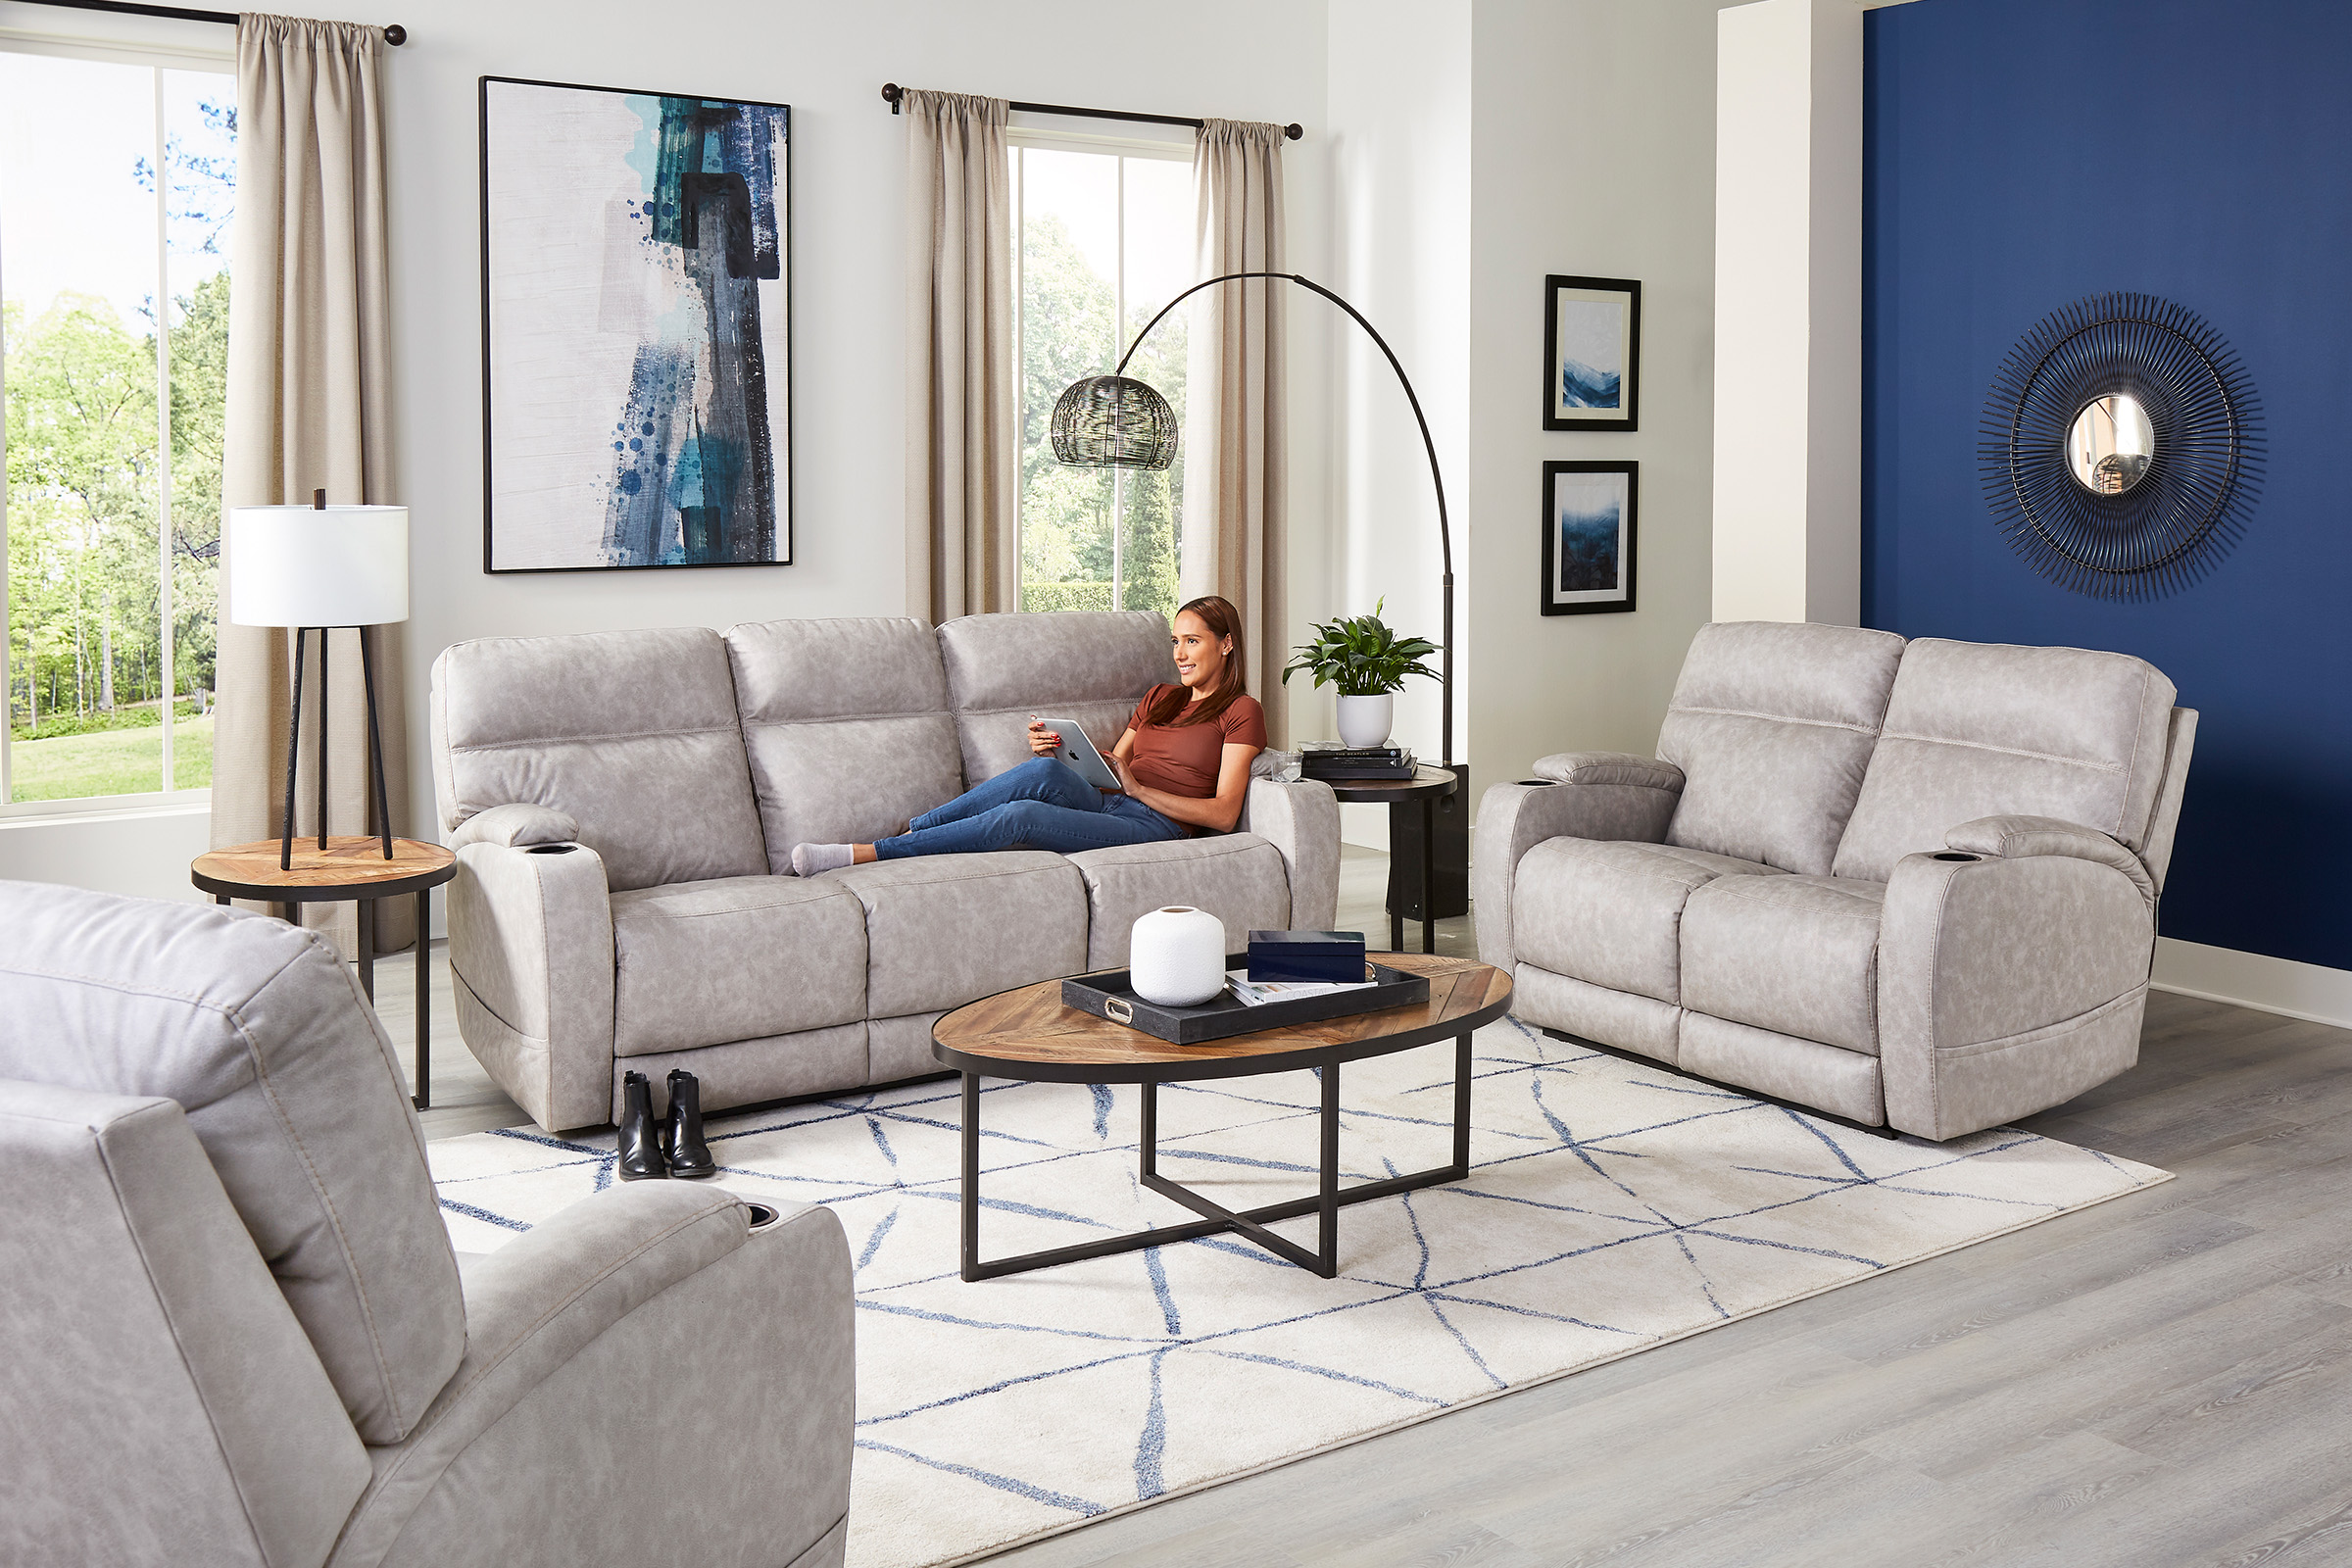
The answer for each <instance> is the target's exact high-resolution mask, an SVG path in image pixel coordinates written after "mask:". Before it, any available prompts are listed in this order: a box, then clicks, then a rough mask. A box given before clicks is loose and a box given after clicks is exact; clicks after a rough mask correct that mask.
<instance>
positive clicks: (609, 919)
mask: <svg viewBox="0 0 2352 1568" xmlns="http://www.w3.org/2000/svg"><path fill="white" fill-rule="evenodd" d="M449 969H450V975H451V978H452V980H453V982H454V984H453V986H452V989H453V991H454V992H455V993H456V1000H457V1008H458V1026H459V1029H460V1031H461V1033H463V1034H464V1036H465V1039H466V1047H467V1049H468V1050H470V1051H471V1052H472V1053H473V1054H474V1056H475V1057H476V1058H477V1059H479V1060H480V1062H481V1064H482V1066H483V1067H484V1068H485V1069H487V1070H488V1072H489V1073H490V1076H491V1077H493V1078H495V1079H497V1080H498V1082H499V1084H500V1085H501V1086H502V1087H503V1088H504V1089H505V1090H506V1091H507V1093H508V1094H510V1095H513V1096H514V1097H515V1103H516V1104H518V1105H520V1106H521V1107H522V1108H523V1109H524V1110H527V1111H529V1112H530V1113H531V1116H532V1119H533V1120H535V1121H537V1122H538V1123H539V1125H540V1126H542V1127H550V1128H557V1127H585V1126H588V1125H591V1124H593V1123H596V1122H599V1121H602V1120H603V1119H604V1115H605V1108H604V1107H605V1101H606V1097H607V1091H608V1087H609V1085H610V1084H611V1082H612V1077H613V909H612V903H611V896H610V895H609V894H608V893H607V891H606V888H605V866H604V861H603V860H602V859H601V858H599V857H598V856H597V853H596V852H595V851H594V850H591V849H586V848H573V849H570V850H567V851H564V853H561V854H549V853H540V852H537V851H534V850H530V849H502V848H501V847H499V846H497V845H495V844H468V845H466V847H465V848H464V849H462V850H460V851H458V875H457V880H455V881H454V882H452V883H450V884H449Z"/></svg>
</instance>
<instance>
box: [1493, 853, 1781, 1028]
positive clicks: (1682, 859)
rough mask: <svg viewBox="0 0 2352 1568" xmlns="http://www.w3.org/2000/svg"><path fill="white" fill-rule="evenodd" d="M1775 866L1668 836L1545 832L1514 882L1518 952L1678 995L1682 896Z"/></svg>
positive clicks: (1554, 966) (1555, 966) (1655, 993)
mask: <svg viewBox="0 0 2352 1568" xmlns="http://www.w3.org/2000/svg"><path fill="white" fill-rule="evenodd" d="M1779 874H1780V873H1778V872H1776V871H1774V870H1773V869H1772V867H1770V866H1766V865H1758V864H1756V863H1755V862H1754V861H1752V860H1740V859H1734V858H1731V857H1730V856H1723V855H1710V854H1708V853H1706V852H1705V851H1702V850H1691V849H1687V848H1682V847H1679V846H1675V845H1667V844H1624V843H1615V844H1611V843H1600V842H1597V841H1595V840H1593V839H1567V838H1561V839H1545V840H1544V842H1543V843H1541V844H1539V845H1537V846H1536V847H1535V848H1534V849H1532V850H1530V851H1528V852H1527V855H1526V857H1525V858H1523V859H1521V860H1520V862H1519V874H1518V876H1517V877H1516V878H1514V879H1513V882H1512V893H1511V923H1512V930H1513V932H1514V933H1515V934H1516V941H1517V947H1518V953H1519V956H1520V957H1521V958H1523V959H1525V960H1526V961H1528V962H1530V963H1533V964H1536V965H1538V966H1539V967H1542V968H1545V969H1549V970H1550V971H1551V972H1552V973H1554V974H1564V975H1567V976H1569V977H1570V978H1572V979H1577V980H1584V981H1588V982H1590V983H1591V984H1593V985H1596V986H1607V987H1608V988H1610V989H1611V990H1613V991H1631V992H1634V993H1636V994H1637V995H1640V996H1644V997H1654V998H1656V999H1657V1000H1658V1001H1660V1002H1671V1003H1674V1004H1676V1005H1680V1004H1681V1002H1682V920H1683V907H1684V905H1685V904H1686V903H1687V902H1689V900H1690V898H1691V894H1692V893H1693V892H1695V891H1696V890H1698V889H1699V888H1702V887H1704V886H1706V885H1707V884H1708V883H1710V882H1712V881H1714V880H1715V879H1716V878H1718V877H1725V876H1778V875H1779Z"/></svg>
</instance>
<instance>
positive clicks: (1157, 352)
mask: <svg viewBox="0 0 2352 1568" xmlns="http://www.w3.org/2000/svg"><path fill="white" fill-rule="evenodd" d="M1011 140H1012V143H1013V146H1012V189H1013V202H1014V222H1015V224H1016V232H1017V233H1018V234H1019V236H1020V255H1019V258H1018V269H1017V272H1016V278H1017V288H1016V292H1015V295H1014V298H1015V300H1016V302H1017V303H1016V305H1015V316H1016V318H1017V322H1016V331H1017V338H1018V342H1019V346H1020V366H1021V514H1020V535H1021V538H1020V548H1021V598H1020V608H1021V609H1022V610H1156V611H1158V612H1159V613H1161V614H1163V615H1168V616H1171V617H1172V616H1174V614H1175V613H1176V606H1177V604H1178V603H1179V600H1178V598H1177V590H1176V573H1177V562H1178V560H1179V546H1180V540H1179V529H1180V525H1181V522H1182V517H1183V511H1184V459H1183V457H1182V456H1181V454H1180V455H1179V456H1178V458H1177V460H1176V462H1175V465H1174V466H1172V467H1170V468H1169V469H1168V470H1167V471H1166V472H1164V473H1146V472H1142V471H1139V470H1134V469H1126V468H1065V467H1063V466H1061V465H1059V464H1057V463H1055V462H1054V444H1053V441H1052V440H1051V439H1050V437H1049V435H1048V426H1049V422H1050V421H1051V420H1052V418H1053V417H1054V404H1055V403H1056V402H1058V401H1059V400H1060V397H1061V394H1062V389H1063V388H1065V387H1067V386H1068V385H1069V384H1070V383H1071V382H1072V381H1075V380H1078V379H1079V378H1080V377H1082V376H1089V375H1106V374H1108V373H1109V372H1110V371H1111V370H1112V368H1115V367H1116V366H1117V365H1118V363H1119V356H1120V355H1121V354H1122V353H1124V352H1125V351H1126V348H1127V344H1128V343H1129V342H1130V341H1131V340H1132V339H1133V338H1134V336H1135V334H1136V333H1137V332H1138V331H1140V330H1141V329H1142V328H1143V326H1144V323H1145V322H1147V321H1149V320H1151V319H1152V317H1153V316H1154V315H1155V314H1157V313H1158V311H1159V310H1160V308H1161V307H1162V306H1164V305H1166V304H1167V303H1168V301H1170V300H1171V299H1174V298H1175V297H1176V296H1177V295H1178V294H1180V293H1182V292H1183V291H1184V290H1185V289H1186V288H1187V287H1188V286H1189V285H1190V284H1191V283H1192V281H1193V221H1194V215H1193V155H1192V148H1191V147H1190V146H1189V145H1174V144H1159V143H1148V142H1125V141H1113V140H1110V139H1108V138H1094V137H1068V136H1051V135H1047V134H1044V133H1041V132H1035V131H1024V130H1020V129H1015V130H1014V131H1013V132H1012V133H1011ZM1184 369H1185V319H1184V313H1183V312H1181V311H1180V312H1178V313H1177V314H1176V315H1174V316H1171V317H1169V318H1168V319H1166V320H1165V321H1162V322H1161V323H1160V324H1159V326H1158V328H1157V329H1156V330H1154V331H1153V332H1152V335H1151V337H1149V338H1148V339H1146V340H1145V342H1144V345H1143V347H1142V348H1141V349H1140V350H1139V351H1138V352H1137V354H1136V356H1135V359H1134V360H1133V361H1132V362H1131V363H1130V364H1129V365H1128V367H1127V373H1128V374H1129V375H1132V376H1137V377H1140V378H1141V379H1143V380H1146V381H1149V382H1150V383H1152V385H1153V386H1154V387H1157V388H1158V389H1159V391H1160V392H1161V393H1162V394H1163V395H1164V396H1165V397H1166V398H1167V400H1168V402H1169V404H1170V405H1171V406H1172V407H1173V408H1174V409H1175V411H1176V414H1177V417H1179V418H1181V417H1183V415H1184Z"/></svg>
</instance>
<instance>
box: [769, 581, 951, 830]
mask: <svg viewBox="0 0 2352 1568" xmlns="http://www.w3.org/2000/svg"><path fill="white" fill-rule="evenodd" d="M727 658H728V661H729V662H730V663H731V664H732V666H733V668H734V671H735V695H736V702H737V704H738V706H739V709H740V711H741V713H742V716H743V738H744V745H745V747H746V748H747V749H748V751H749V753H750V756H751V764H752V783H753V787H754V789H755V790H756V792H757V794H758V797H759V801H760V827H761V829H762V830H763V831H764V833H765V834H766V838H767V868H768V869H769V870H770V871H773V872H774V873H776V874H777V875H778V876H787V875H790V874H791V871H792V848H793V846H794V845H796V844H870V843H872V842H873V841H874V840H875V839H882V838H889V837H890V836H891V835H893V834H896V833H903V832H905V831H906V830H907V819H908V818H909V817H912V816H915V815H917V814H919V813H921V812H924V811H928V810H929V809H932V808H933V807H935V806H937V805H939V804H940V803H941V802H943V801H948V800H953V799H954V798H955V797H956V796H957V795H959V794H961V793H962V791H963V787H964V786H963V760H962V755H961V753H960V752H959V751H958V750H957V748H956V721H955V720H954V719H952V718H950V717H949V716H948V682H947V676H946V674H945V672H944V671H943V670H942V668H941V666H940V662H939V642H938V639H937V638H936V637H934V636H933V635H932V631H931V628H930V627H929V626H927V625H925V624H924V623H923V622H922V621H919V620H770V621H762V622H760V623H759V624H758V625H743V626H735V627H731V628H729V630H728V632H727Z"/></svg>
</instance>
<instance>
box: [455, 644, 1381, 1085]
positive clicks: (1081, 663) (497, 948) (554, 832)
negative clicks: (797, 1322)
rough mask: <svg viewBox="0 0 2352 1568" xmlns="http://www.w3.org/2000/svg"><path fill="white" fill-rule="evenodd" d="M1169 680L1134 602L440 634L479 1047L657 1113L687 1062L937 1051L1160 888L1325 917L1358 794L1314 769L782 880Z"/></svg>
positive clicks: (874, 1057) (903, 1068)
mask: <svg viewBox="0 0 2352 1568" xmlns="http://www.w3.org/2000/svg"><path fill="white" fill-rule="evenodd" d="M1174 678H1175V669H1174V664H1173V663H1172V662H1171V660H1170V657H1169V649H1168V627H1167V622H1166V621H1165V620H1163V619H1161V618H1160V617H1159V616H1158V615H1156V614H1152V613H1143V612H1127V613H1062V614H1026V615H975V616H971V617H968V618H966V619H962V620H955V621H950V622H949V623H948V624H946V625H944V626H941V627H939V628H938V629H937V630H936V631H934V630H933V628H931V627H930V626H928V625H926V624H924V623H923V622H922V621H919V620H898V619H889V620H885V619H871V620H848V619H845V620H775V621H765V622H761V623H759V624H752V625H742V626H736V627H734V628H732V629H730V630H729V631H728V632H727V633H726V634H725V635H724V636H723V637H722V636H721V635H720V634H719V633H717V632H714V631H710V630H707V629H704V628H701V627H690V628H682V629H677V630H664V631H627V632H602V633H594V634H590V635H585V636H573V637H542V638H491V639H486V640H484V641H480V642H469V643H460V644H458V645H456V646H455V647H452V648H450V649H449V650H447V651H446V652H444V653H443V654H442V655H441V657H440V658H439V659H438V660H436V661H435V662H434V663H433V687H432V701H431V710H430V714H431V729H432V752H433V776H434V782H435V786H436V794H437V796H438V798H439V802H440V810H441V825H442V828H443V830H444V832H446V833H447V834H448V836H449V838H448V842H449V843H450V844H451V845H452V846H453V847H455V848H456V849H457V851H458V865H459V871H458V878H457V880H456V881H455V882H454V883H452V884H451V887H450V895H449V934H450V968H451V972H452V974H453V975H454V977H455V982H456V983H455V986H454V990H455V992H456V997H457V1007H458V1020H459V1025H460V1028H461V1030H462V1031H463V1033H464V1035H465V1038H466V1045H467V1046H468V1047H470V1048H471V1049H472V1051H473V1054H474V1055H475V1056H476V1057H478V1058H479V1059H480V1061H481V1062H482V1065H483V1066H484V1067H486V1068H487V1069H488V1070H489V1072H490V1074H491V1076H492V1077H494V1078H496V1079H497V1080H498V1081H499V1083H500V1084H502V1085H503V1086H505V1088H506V1090H507V1092H508V1093H509V1094H511V1095H513V1096H514V1097H515V1102H516V1103H518V1104H520V1105H521V1106H522V1108H523V1109H524V1110H526V1111H528V1112H529V1113H530V1114H531V1116H532V1117H533V1118H534V1119H536V1120H537V1121H538V1122H539V1124H540V1125H541V1126H543V1127H548V1128H561V1127H577V1126H583V1125H587V1124H589V1123H595V1122H603V1121H606V1120H608V1119H612V1120H617V1119H618V1117H619V1105H620V1080H621V1075H622V1074H623V1073H624V1072H628V1071H631V1070H635V1071H639V1072H643V1073H644V1074H645V1075H646V1076H647V1077H648V1078H649V1079H651V1080H652V1082H653V1086H654V1095H655V1100H656V1103H657V1108H659V1106H660V1104H661V1103H662V1102H663V1101H664V1100H665V1091H664V1088H663V1082H664V1078H665V1076H666V1075H667V1073H668V1071H669V1069H670V1068H672V1067H679V1066H682V1067H685V1068H686V1069H688V1070H689V1071H691V1072H693V1073H694V1074H695V1075H696V1076H697V1077H698V1078H699V1079H700V1081H701V1085H702V1103H703V1105H704V1107H705V1108H706V1109H712V1108H717V1107H721V1106H726V1105H740V1104H748V1103H755V1102H760V1101H766V1100H778V1099H783V1098H786V1097H789V1096H794V1095H807V1094H818V1093H824V1092H828V1091H832V1090H841V1089H854V1088H858V1087H860V1086H862V1085H865V1084H869V1083H887V1082H891V1081H893V1080H896V1079H903V1078H908V1077H913V1076H916V1075H919V1074H922V1073H927V1072H933V1071H936V1070H938V1069H937V1064H936V1062H935V1061H934V1059H933V1058H932V1056H931V1053H930V1042H931V1024H932V1021H933V1020H934V1019H936V1018H937V1017H938V1016H939V1015H940V1014H941V1013H942V1012H944V1011H946V1010H948V1009H949V1008H952V1007H957V1006H960V1005H963V1004H964V1003H967V1002H973V1001H977V1000H978V999H979V998H981V997H984V996H988V995H990V994H991V993H994V992H997V991H1002V990H1005V989H1007V988H1009V987H1012V986H1018V985H1026V984H1028V983H1030V982H1031V981H1035V980H1043V979H1048V978H1051V977H1054V976H1056V975H1069V974H1078V973H1082V972H1084V971H1086V970H1089V969H1103V968H1115V967H1117V966H1118V965H1120V964H1123V963H1125V962H1126V961H1127V939H1128V932H1129V929H1130V928H1131V927H1132V926H1133V925H1134V923H1135V918H1136V916H1137V915H1139V914H1142V913H1143V912H1144V911H1146V910H1147V909H1150V908H1152V907H1156V906H1159V905H1163V904H1190V905H1196V906H1199V907H1201V908H1204V909H1207V910H1209V911H1210V912H1212V913H1214V914H1215V915H1217V916H1218V917H1219V918H1220V919H1222V920H1223V921H1224V922H1225V927H1226V930H1227V931H1228V933H1229V934H1230V935H1231V937H1232V938H1233V939H1234V940H1236V941H1239V940H1241V939H1242V937H1243V935H1244V933H1246V932H1248V931H1250V930H1252V929H1256V928H1287V927H1293V926H1300V927H1309V928H1321V927H1326V926H1328V925H1330V923H1331V921H1332V919H1333V917H1334V913H1335V910H1336V907H1337V905H1338V900H1339V856H1340V818H1339V805H1338V802H1337V801H1336V800H1335V799H1334V797H1333V795H1332V792H1331V789H1330V786H1328V785H1325V784H1320V783H1314V782H1311V781H1301V782H1298V783H1290V784H1277V783H1274V782H1272V781H1271V780H1269V779H1266V778H1262V777H1261V778H1258V779H1255V780H1253V781H1252V782H1251V784H1250V795H1249V802H1248V807H1247V810H1246V812H1245V814H1244V816H1243V819H1242V823H1241V830H1240V831H1237V832H1234V833H1230V834H1223V835H1218V836H1214V837H1207V838H1192V839H1182V840H1177V841H1175V842H1172V843H1163V844H1147V845H1137V846H1129V847H1121V848H1115V849H1104V850H1091V851H1088V852H1087V853H1085V854H1082V855H1073V856H1068V857H1063V856H1059V855H1050V854H1045V853H1042V852H1034V851H1013V852H1007V853H1004V854H997V855H960V856H943V857H935V858H919V859H904V860H887V861H880V862H876V863H874V864H871V865H859V866H851V867H848V868H846V869H844V870H840V871H832V872H827V873H825V874H824V875H822V876H817V877H811V878H809V879H807V880H803V879H801V878H798V877H795V876H793V875H791V874H790V872H791V855H792V850H793V846H794V845H796V844H799V843H803V842H806V841H815V842H820V843H844V842H864V841H869V840H872V839H877V838H881V837H885V836H887V835H889V834H893V833H896V832H899V831H901V830H902V829H904V827H905V826H906V824H907V818H909V817H910V816H913V815H915V814H916V813H918V812H921V811H926V810H929V809H931V808H932V807H934V806H938V805H940V804H941V803H942V802H945V801H947V800H950V799H952V798H953V797H955V796H956V795H957V794H959V793H961V792H962V791H963V790H964V789H965V788H967V787H968V786H969V785H972V784H976V783H979V782H980V781H982V780H984V779H988V778H992V777H994V776H995V775H996V774H998V773H1001V772H1003V771H1004V770H1005V769H1006V768H1008V767H1011V766H1014V765H1016V764H1018V763H1020V762H1023V761H1026V760H1028V758H1029V755H1030V753H1029V746H1028V740H1027V729H1028V721H1029V717H1030V715H1031V714H1042V715H1045V716H1050V717H1054V718H1074V719H1076V720H1077V721H1078V722H1079V723H1080V724H1082V725H1084V726H1085V727H1086V729H1087V731H1088V733H1089V734H1091V735H1093V736H1095V737H1096V738H1097V740H1098V741H1100V742H1101V743H1102V744H1103V746H1104V747H1105V748H1107V747H1108V746H1109V745H1110V744H1111V743H1113V742H1115V741H1116V740H1117V738H1118V736H1119V733H1120V729H1121V727H1122V726H1123V725H1124V724H1125V722H1126V720H1127V718H1128V716H1129V714H1130V713H1131V712H1132V711H1133V710H1134V707H1135V704H1136V702H1137V700H1138V699H1140V698H1141V697H1142V696H1143V695H1144V693H1145V692H1146V691H1147V690H1149V689H1150V688H1151V687H1152V685H1153V684H1154V683H1155V682H1160V681H1169V680H1173V679H1174Z"/></svg>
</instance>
